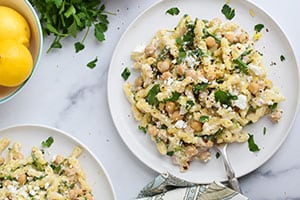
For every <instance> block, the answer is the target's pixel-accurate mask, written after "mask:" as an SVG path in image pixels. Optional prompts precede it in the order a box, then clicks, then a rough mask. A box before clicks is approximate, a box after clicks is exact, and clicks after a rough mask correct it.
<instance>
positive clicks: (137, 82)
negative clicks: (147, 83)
mask: <svg viewBox="0 0 300 200" xmlns="http://www.w3.org/2000/svg"><path fill="white" fill-rule="evenodd" d="M134 85H135V87H141V86H142V85H143V78H142V77H141V76H139V77H137V78H136V79H135V80H134Z"/></svg>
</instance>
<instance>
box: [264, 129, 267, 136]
mask: <svg viewBox="0 0 300 200" xmlns="http://www.w3.org/2000/svg"><path fill="white" fill-rule="evenodd" d="M263 133H264V135H266V133H267V128H266V127H264V130H263Z"/></svg>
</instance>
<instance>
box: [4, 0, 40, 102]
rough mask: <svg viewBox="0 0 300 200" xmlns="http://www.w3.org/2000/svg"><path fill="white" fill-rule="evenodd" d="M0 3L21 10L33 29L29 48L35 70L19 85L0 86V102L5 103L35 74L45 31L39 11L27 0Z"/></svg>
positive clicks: (8, 0)
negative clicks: (43, 31)
mask: <svg viewBox="0 0 300 200" xmlns="http://www.w3.org/2000/svg"><path fill="white" fill-rule="evenodd" d="M0 5H2V6H7V7H10V8H13V9H14V10H16V11H17V12H19V13H20V14H21V15H23V17H25V19H26V20H27V22H28V24H29V26H30V31H31V40H30V47H29V50H30V52H31V55H32V58H33V70H32V72H31V74H30V76H29V77H28V79H27V80H26V81H25V82H24V83H22V84H21V85H19V86H17V87H3V86H0V104H1V103H4V102H6V101H8V100H10V99H11V98H13V97H14V96H15V95H16V94H18V93H19V92H20V91H21V90H22V89H23V88H24V87H25V85H26V84H27V82H28V81H29V79H30V77H31V76H32V75H33V73H34V71H35V69H36V67H37V65H38V63H39V60H40V57H41V54H42V49H43V33H42V28H41V25H40V21H39V18H38V15H37V13H36V12H35V10H34V8H33V7H32V6H31V4H30V3H29V2H28V1H27V0H13V1H12V0H0Z"/></svg>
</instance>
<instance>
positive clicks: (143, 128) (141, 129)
mask: <svg viewBox="0 0 300 200" xmlns="http://www.w3.org/2000/svg"><path fill="white" fill-rule="evenodd" d="M138 128H139V130H140V131H142V132H143V133H145V134H146V133H147V129H146V127H143V126H138Z"/></svg>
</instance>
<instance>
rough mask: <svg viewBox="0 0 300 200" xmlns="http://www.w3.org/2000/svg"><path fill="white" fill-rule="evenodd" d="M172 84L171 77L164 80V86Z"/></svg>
mask: <svg viewBox="0 0 300 200" xmlns="http://www.w3.org/2000/svg"><path fill="white" fill-rule="evenodd" d="M173 82H174V79H172V78H171V77H169V78H168V79H167V80H165V84H166V85H169V86H170V85H172V83H173Z"/></svg>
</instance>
